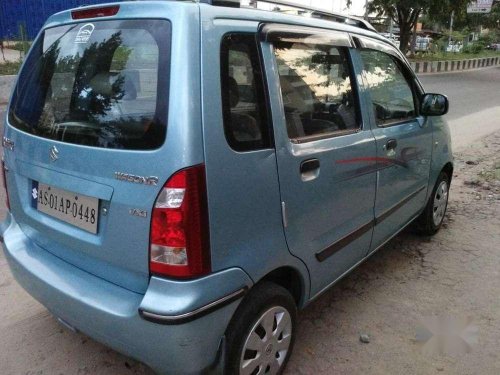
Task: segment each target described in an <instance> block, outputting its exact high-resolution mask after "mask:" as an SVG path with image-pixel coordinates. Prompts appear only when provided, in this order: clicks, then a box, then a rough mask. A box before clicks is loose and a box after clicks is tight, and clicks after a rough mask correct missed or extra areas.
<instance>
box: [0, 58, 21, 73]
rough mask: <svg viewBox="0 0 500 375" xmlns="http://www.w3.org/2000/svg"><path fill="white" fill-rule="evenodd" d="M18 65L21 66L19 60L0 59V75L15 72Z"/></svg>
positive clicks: (17, 69)
mask: <svg viewBox="0 0 500 375" xmlns="http://www.w3.org/2000/svg"><path fill="white" fill-rule="evenodd" d="M20 67H21V62H20V61H19V62H3V61H1V59H0V76H2V75H12V74H17V72H18V71H19V68H20Z"/></svg>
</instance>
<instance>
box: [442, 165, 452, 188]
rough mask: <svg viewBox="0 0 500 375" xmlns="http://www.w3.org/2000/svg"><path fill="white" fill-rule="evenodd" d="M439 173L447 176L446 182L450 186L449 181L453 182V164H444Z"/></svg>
mask: <svg viewBox="0 0 500 375" xmlns="http://www.w3.org/2000/svg"><path fill="white" fill-rule="evenodd" d="M441 172H444V173H446V174H447V175H448V182H449V184H450V185H451V181H452V180H453V163H452V162H451V161H449V162H448V163H446V164H445V165H444V167H443V168H442V169H441Z"/></svg>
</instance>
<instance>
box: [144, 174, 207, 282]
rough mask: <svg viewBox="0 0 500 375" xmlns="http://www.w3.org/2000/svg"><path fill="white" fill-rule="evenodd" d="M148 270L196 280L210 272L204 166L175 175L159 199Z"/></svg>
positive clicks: (153, 221) (154, 213) (156, 205)
mask: <svg viewBox="0 0 500 375" xmlns="http://www.w3.org/2000/svg"><path fill="white" fill-rule="evenodd" d="M150 237H151V238H150V249H149V251H150V262H149V268H150V271H151V273H152V274H153V275H160V276H168V277H178V278H193V277H197V276H202V275H205V274H208V273H209V272H210V269H211V267H210V247H209V234H208V207H207V189H206V182H205V166H204V165H198V166H194V167H191V168H187V169H183V170H181V171H179V172H177V173H175V174H174V175H173V176H172V177H171V178H170V179H169V180H168V181H167V183H166V184H165V186H164V187H163V189H162V190H161V192H160V194H159V195H158V198H157V199H156V202H155V206H154V209H153V214H152V220H151V234H150Z"/></svg>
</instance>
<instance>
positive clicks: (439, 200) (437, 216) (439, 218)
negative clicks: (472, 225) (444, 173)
mask: <svg viewBox="0 0 500 375" xmlns="http://www.w3.org/2000/svg"><path fill="white" fill-rule="evenodd" d="M447 205H448V183H447V182H446V181H442V182H441V183H440V184H439V186H438V188H437V190H436V194H435V196H434V205H433V212H432V219H433V221H434V225H435V226H439V225H441V223H442V222H443V219H444V214H445V213H446V206H447Z"/></svg>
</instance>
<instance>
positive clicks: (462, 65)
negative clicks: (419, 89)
mask: <svg viewBox="0 0 500 375" xmlns="http://www.w3.org/2000/svg"><path fill="white" fill-rule="evenodd" d="M410 65H411V67H412V69H413V70H414V71H415V73H418V74H428V73H444V72H461V71H467V70H474V69H481V68H487V67H490V66H497V65H500V57H484V58H480V59H466V60H448V61H418V62H416V61H412V62H410Z"/></svg>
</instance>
